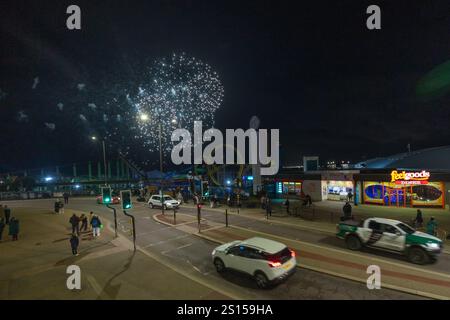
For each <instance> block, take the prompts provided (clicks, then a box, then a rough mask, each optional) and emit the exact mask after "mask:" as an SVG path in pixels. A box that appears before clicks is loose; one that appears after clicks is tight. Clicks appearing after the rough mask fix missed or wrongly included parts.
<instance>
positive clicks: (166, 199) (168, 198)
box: [164, 197, 173, 201]
mask: <svg viewBox="0 0 450 320" xmlns="http://www.w3.org/2000/svg"><path fill="white" fill-rule="evenodd" d="M164 200H165V201H168V200H173V198H171V197H164Z"/></svg>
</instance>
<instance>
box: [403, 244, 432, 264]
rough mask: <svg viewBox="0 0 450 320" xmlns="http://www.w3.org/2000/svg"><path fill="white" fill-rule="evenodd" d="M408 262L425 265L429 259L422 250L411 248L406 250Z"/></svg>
mask: <svg viewBox="0 0 450 320" xmlns="http://www.w3.org/2000/svg"><path fill="white" fill-rule="evenodd" d="M408 260H409V261H411V262H412V263H415V264H426V263H428V262H429V261H430V257H429V256H428V254H427V253H426V252H425V250H423V249H422V248H411V249H409V250H408Z"/></svg>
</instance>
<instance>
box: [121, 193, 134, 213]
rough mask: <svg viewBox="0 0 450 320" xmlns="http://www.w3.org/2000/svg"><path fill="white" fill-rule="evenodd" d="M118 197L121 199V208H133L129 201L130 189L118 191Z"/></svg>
mask: <svg viewBox="0 0 450 320" xmlns="http://www.w3.org/2000/svg"><path fill="white" fill-rule="evenodd" d="M120 198H121V199H122V209H123V210H127V209H131V208H133V204H132V203H131V191H130V190H125V191H120Z"/></svg>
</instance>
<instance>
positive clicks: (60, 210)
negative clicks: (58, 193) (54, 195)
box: [58, 199, 64, 214]
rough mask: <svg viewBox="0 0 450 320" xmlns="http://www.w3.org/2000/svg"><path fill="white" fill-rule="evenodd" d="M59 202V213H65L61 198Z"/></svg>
mask: <svg viewBox="0 0 450 320" xmlns="http://www.w3.org/2000/svg"><path fill="white" fill-rule="evenodd" d="M58 202H59V205H58V206H59V213H61V214H64V203H63V202H62V201H61V199H59V200H58Z"/></svg>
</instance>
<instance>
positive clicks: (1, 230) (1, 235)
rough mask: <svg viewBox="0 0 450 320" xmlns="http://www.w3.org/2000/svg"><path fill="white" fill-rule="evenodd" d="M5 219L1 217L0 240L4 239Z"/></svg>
mask: <svg viewBox="0 0 450 320" xmlns="http://www.w3.org/2000/svg"><path fill="white" fill-rule="evenodd" d="M5 225H6V224H5V219H4V218H0V242H2V239H3V230H4V229H5Z"/></svg>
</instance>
